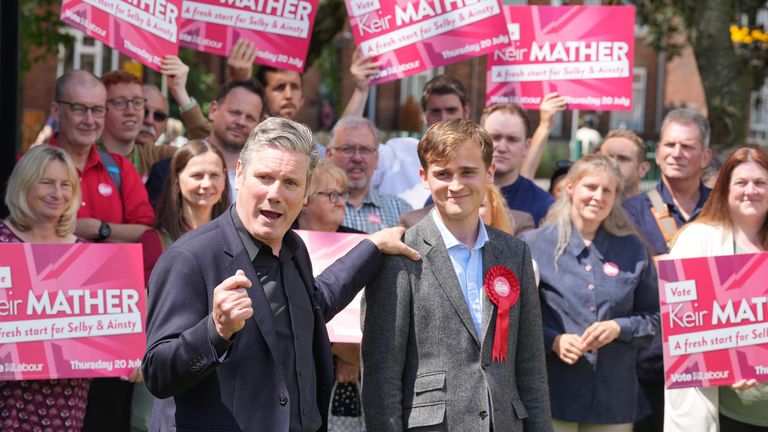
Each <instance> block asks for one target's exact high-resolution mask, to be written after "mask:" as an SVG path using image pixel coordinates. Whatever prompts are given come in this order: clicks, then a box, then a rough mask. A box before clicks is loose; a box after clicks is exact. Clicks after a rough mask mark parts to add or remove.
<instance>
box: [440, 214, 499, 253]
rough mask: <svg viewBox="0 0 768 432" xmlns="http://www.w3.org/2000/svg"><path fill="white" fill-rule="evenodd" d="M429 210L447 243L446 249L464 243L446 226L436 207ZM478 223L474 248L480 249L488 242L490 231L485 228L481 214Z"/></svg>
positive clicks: (444, 241)
mask: <svg viewBox="0 0 768 432" xmlns="http://www.w3.org/2000/svg"><path fill="white" fill-rule="evenodd" d="M429 212H430V214H431V215H432V220H433V221H435V225H437V230H438V231H439V232H440V237H442V238H443V243H445V248H446V249H450V248H452V247H455V246H460V245H463V243H462V242H460V241H459V240H458V239H457V238H456V236H454V235H453V234H452V233H451V232H450V231H449V230H448V227H446V226H445V224H444V223H443V221H442V220H440V217H438V216H437V210H436V209H435V208H432V210H430V211H429ZM477 224H478V231H477V240H475V245H474V246H472V250H477V249H480V248H482V247H483V246H485V243H487V242H488V232H487V231H486V230H485V224H484V223H483V221H482V219H480V215H478V216H477Z"/></svg>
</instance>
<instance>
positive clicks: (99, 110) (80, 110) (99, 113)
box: [56, 100, 107, 118]
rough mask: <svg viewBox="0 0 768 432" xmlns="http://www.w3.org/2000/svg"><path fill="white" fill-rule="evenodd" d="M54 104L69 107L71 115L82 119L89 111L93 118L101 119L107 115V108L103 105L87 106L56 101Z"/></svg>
mask: <svg viewBox="0 0 768 432" xmlns="http://www.w3.org/2000/svg"><path fill="white" fill-rule="evenodd" d="M56 103H58V104H62V105H67V106H69V110H70V111H72V114H74V115H76V116H78V117H83V116H84V115H85V114H86V113H88V111H90V112H91V115H92V116H94V117H95V118H102V117H104V114H106V113H107V107H105V106H104V105H93V106H88V105H83V104H81V103H77V102H67V101H62V100H57V101H56Z"/></svg>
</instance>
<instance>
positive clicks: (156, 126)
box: [136, 84, 168, 145]
mask: <svg viewBox="0 0 768 432" xmlns="http://www.w3.org/2000/svg"><path fill="white" fill-rule="evenodd" d="M142 90H144V98H145V99H146V102H145V103H144V120H143V121H142V123H141V129H139V134H138V135H137V136H136V144H139V145H146V144H149V145H155V143H156V142H157V140H158V139H159V138H160V135H162V134H163V132H165V128H166V126H167V125H168V99H166V98H165V97H164V96H163V94H162V93H161V92H160V89H159V88H157V86H156V85H154V84H144V85H143V86H142Z"/></svg>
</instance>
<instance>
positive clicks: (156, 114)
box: [144, 108, 168, 123]
mask: <svg viewBox="0 0 768 432" xmlns="http://www.w3.org/2000/svg"><path fill="white" fill-rule="evenodd" d="M150 114H152V119H153V120H155V121H156V122H158V123H162V122H164V121H166V120H168V114H166V113H164V112H162V111H154V110H150V109H149V108H144V117H149V115H150Z"/></svg>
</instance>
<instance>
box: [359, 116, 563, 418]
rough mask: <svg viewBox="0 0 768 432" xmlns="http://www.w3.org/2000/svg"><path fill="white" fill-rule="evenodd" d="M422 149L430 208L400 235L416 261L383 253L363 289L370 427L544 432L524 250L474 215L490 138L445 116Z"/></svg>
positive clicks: (488, 171)
mask: <svg viewBox="0 0 768 432" xmlns="http://www.w3.org/2000/svg"><path fill="white" fill-rule="evenodd" d="M418 154H419V159H420V162H421V166H422V168H421V169H420V170H419V171H420V176H421V178H422V181H423V182H424V185H425V186H428V187H429V188H430V189H431V192H432V199H433V200H434V202H435V208H434V210H433V211H432V212H431V213H430V214H429V215H427V216H426V217H424V218H423V219H422V220H421V221H420V222H419V223H418V224H416V225H415V226H413V227H412V228H410V229H409V230H408V231H406V234H405V243H406V244H407V245H408V246H411V247H412V248H414V249H416V250H417V251H419V252H420V254H421V256H422V261H421V262H409V261H408V260H406V259H400V258H399V257H391V258H390V257H385V258H384V263H383V267H382V271H381V272H380V273H379V275H378V277H377V278H376V279H375V280H374V282H373V283H371V284H369V285H368V289H367V290H366V304H365V315H364V318H363V319H364V325H363V347H362V355H363V387H362V388H363V406H364V411H365V417H366V426H367V429H368V430H372V431H377V432H379V431H400V430H405V429H411V428H419V430H429V431H462V432H465V431H484V432H486V431H491V430H495V431H551V430H552V426H551V415H550V407H549V394H548V390H547V377H546V370H545V366H544V365H545V363H544V347H543V339H542V338H543V336H542V329H541V326H542V324H541V310H540V308H539V298H538V294H537V292H536V286H535V284H534V277H533V269H532V265H531V255H530V251H529V250H528V247H527V246H526V245H525V243H523V242H522V241H520V240H517V239H515V238H513V237H511V236H509V235H507V234H504V233H502V232H500V231H497V230H495V229H493V228H491V227H487V226H485V225H483V223H482V221H481V220H480V216H479V212H478V210H479V208H480V204H481V203H482V202H483V197H484V194H485V185H486V184H487V183H491V182H493V173H494V167H493V164H492V162H491V160H492V156H493V143H492V141H491V138H490V136H488V134H487V133H486V132H484V131H483V130H482V128H481V127H480V126H478V125H477V124H475V123H473V122H471V121H469V120H464V119H460V120H452V121H449V122H442V123H438V124H436V125H434V126H432V127H431V128H430V129H429V130H428V131H427V133H426V134H425V135H424V137H423V138H422V140H421V141H420V142H419V146H418ZM504 323H506V324H507V327H506V329H504V326H503V324H504Z"/></svg>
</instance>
